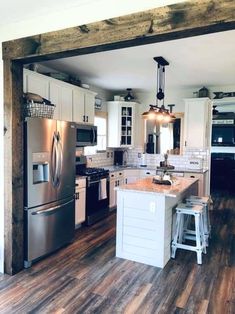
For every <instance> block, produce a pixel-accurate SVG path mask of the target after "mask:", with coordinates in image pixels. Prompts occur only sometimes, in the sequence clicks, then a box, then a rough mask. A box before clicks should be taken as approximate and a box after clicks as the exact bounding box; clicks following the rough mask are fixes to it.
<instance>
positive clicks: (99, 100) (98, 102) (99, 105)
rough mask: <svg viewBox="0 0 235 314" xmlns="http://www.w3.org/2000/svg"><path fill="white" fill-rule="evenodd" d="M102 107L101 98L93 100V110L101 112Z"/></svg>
mask: <svg viewBox="0 0 235 314" xmlns="http://www.w3.org/2000/svg"><path fill="white" fill-rule="evenodd" d="M101 106H102V99H101V98H97V97H96V98H95V109H97V110H101Z"/></svg>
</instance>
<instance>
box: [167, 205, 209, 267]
mask: <svg viewBox="0 0 235 314" xmlns="http://www.w3.org/2000/svg"><path fill="white" fill-rule="evenodd" d="M190 216H192V217H193V218H194V220H195V230H190V229H186V230H185V229H184V225H185V219H188V217H190ZM202 216H203V206H202V205H194V204H190V203H181V204H179V205H177V207H176V228H175V234H174V236H173V240H172V244H171V250H172V252H171V257H172V258H175V253H176V250H177V249H184V250H189V251H194V252H196V253H197V263H198V264H202V252H203V253H206V240H205V232H204V225H203V217H202ZM190 234H191V236H190ZM185 238H190V239H191V240H194V241H195V242H196V245H195V246H193V245H189V244H184V243H182V242H183V239H185Z"/></svg>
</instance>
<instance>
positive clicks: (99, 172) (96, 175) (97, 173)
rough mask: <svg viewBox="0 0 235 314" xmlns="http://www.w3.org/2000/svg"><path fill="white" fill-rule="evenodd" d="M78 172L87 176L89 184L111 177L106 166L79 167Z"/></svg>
mask: <svg viewBox="0 0 235 314" xmlns="http://www.w3.org/2000/svg"><path fill="white" fill-rule="evenodd" d="M77 174H78V175H81V176H86V177H87V182H88V184H90V183H92V182H94V181H98V180H100V179H103V178H108V177H109V170H106V169H104V168H95V167H83V168H79V169H77Z"/></svg>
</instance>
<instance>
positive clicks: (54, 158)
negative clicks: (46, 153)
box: [51, 133, 57, 186]
mask: <svg viewBox="0 0 235 314" xmlns="http://www.w3.org/2000/svg"><path fill="white" fill-rule="evenodd" d="M51 166H52V167H51V176H52V184H53V186H56V181H57V179H56V172H57V136H56V133H54V135H53V142H52V156H51Z"/></svg>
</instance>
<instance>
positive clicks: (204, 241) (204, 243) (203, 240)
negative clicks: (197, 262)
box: [199, 214, 208, 254]
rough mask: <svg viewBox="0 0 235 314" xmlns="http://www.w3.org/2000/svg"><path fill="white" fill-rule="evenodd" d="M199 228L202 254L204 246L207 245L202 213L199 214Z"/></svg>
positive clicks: (204, 251)
mask: <svg viewBox="0 0 235 314" xmlns="http://www.w3.org/2000/svg"><path fill="white" fill-rule="evenodd" d="M199 229H200V235H201V246H202V251H203V253H204V254H206V247H207V246H208V245H207V235H206V234H205V229H204V221H203V214H202V215H200V217H199Z"/></svg>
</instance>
